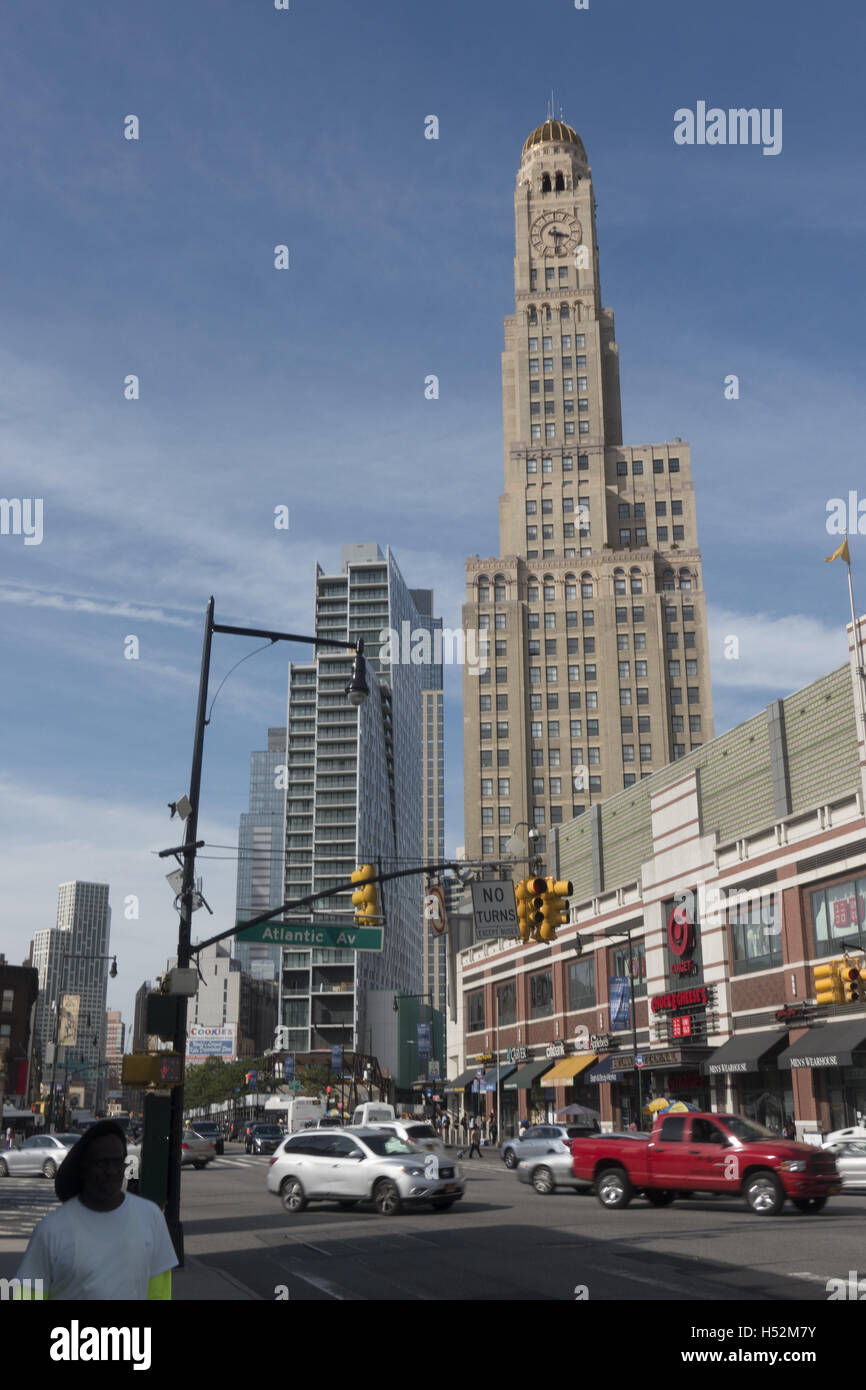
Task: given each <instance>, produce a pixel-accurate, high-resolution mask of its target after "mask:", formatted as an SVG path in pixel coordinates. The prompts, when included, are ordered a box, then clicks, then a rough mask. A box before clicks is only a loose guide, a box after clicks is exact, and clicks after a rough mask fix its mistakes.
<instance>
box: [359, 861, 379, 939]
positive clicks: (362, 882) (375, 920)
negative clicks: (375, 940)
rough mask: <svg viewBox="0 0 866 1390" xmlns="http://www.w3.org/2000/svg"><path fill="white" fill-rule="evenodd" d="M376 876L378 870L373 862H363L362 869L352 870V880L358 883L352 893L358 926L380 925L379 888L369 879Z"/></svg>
mask: <svg viewBox="0 0 866 1390" xmlns="http://www.w3.org/2000/svg"><path fill="white" fill-rule="evenodd" d="M375 876H376V870H375V869H374V868H373V865H372V864H362V865H361V867H360V869H353V870H352V882H353V883H357V884H358V887H357V888H356V889H355V891H354V893H353V894H352V906H353V907H354V909H355V926H356V927H378V926H379V925H380V923H381V920H382V919H381V916H380V913H379V890H378V888H377V887H376V884H375V883H371V882H370V881H369V880H370V879H372V878H375Z"/></svg>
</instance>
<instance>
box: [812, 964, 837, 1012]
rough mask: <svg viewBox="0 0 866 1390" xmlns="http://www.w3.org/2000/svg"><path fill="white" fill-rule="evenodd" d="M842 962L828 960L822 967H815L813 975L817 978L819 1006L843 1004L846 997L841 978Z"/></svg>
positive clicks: (817, 1000)
mask: <svg viewBox="0 0 866 1390" xmlns="http://www.w3.org/2000/svg"><path fill="white" fill-rule="evenodd" d="M841 966H842V962H841V961H838V960H827V961H824V962H823V964H822V965H815V966H813V968H812V973H813V975H814V976H815V1000H816V1002H817V1003H818V1004H841V1003H842V1000H843V999H844V997H845V993H844V990H843V988H842V980H841V977H840V973H839V972H840V969H841Z"/></svg>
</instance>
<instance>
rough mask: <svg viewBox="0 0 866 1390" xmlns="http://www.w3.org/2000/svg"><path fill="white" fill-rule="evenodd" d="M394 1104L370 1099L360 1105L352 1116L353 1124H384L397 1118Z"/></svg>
mask: <svg viewBox="0 0 866 1390" xmlns="http://www.w3.org/2000/svg"><path fill="white" fill-rule="evenodd" d="M396 1118H397V1117H396V1115H395V1114H394V1107H393V1105H382V1104H380V1102H378V1101H368V1102H367V1104H366V1105H359V1106H358V1108H357V1110H356V1111H355V1113H354V1115H353V1116H352V1124H353V1125H383V1124H388V1123H389V1121H391V1122H393V1121H394V1120H395V1119H396Z"/></svg>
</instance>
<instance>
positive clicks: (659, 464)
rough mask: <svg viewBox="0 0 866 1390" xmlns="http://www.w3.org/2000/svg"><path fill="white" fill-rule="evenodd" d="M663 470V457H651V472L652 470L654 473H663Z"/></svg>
mask: <svg viewBox="0 0 866 1390" xmlns="http://www.w3.org/2000/svg"><path fill="white" fill-rule="evenodd" d="M664 471H665V461H664V459H653V472H654V473H664Z"/></svg>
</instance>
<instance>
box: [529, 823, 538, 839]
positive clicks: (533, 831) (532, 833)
mask: <svg viewBox="0 0 866 1390" xmlns="http://www.w3.org/2000/svg"><path fill="white" fill-rule="evenodd" d="M529 838H530V840H537V839H538V831H537V830H536V828H535V826H534V825H533V826H532V827H531V829H530V831H529Z"/></svg>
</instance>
